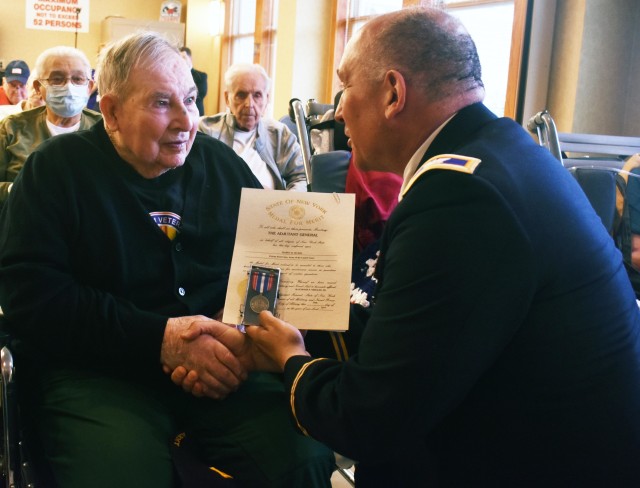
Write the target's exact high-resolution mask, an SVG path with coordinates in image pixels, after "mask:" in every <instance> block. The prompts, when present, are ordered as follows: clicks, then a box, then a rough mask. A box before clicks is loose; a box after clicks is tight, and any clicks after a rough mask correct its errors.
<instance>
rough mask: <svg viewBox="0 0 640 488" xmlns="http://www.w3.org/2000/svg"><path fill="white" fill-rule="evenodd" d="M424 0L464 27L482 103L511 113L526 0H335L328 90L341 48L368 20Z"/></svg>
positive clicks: (500, 112)
mask: <svg viewBox="0 0 640 488" xmlns="http://www.w3.org/2000/svg"><path fill="white" fill-rule="evenodd" d="M427 3H430V4H432V5H444V6H445V8H447V10H448V12H449V13H451V14H452V15H454V16H456V17H458V18H459V19H460V20H461V21H462V23H463V24H464V25H465V26H466V28H467V29H468V30H469V33H470V34H471V37H473V39H474V41H475V43H476V47H477V49H478V55H479V57H480V62H481V64H482V75H483V81H484V84H485V89H486V98H485V104H486V105H487V106H488V107H489V108H490V109H491V110H492V111H493V112H495V113H496V114H497V115H506V116H509V117H512V118H514V117H515V115H516V106H517V98H518V89H519V78H520V65H521V60H522V56H523V52H522V45H523V41H524V36H525V18H526V15H527V9H528V3H529V1H528V0H432V1H431V2H429V1H427V0H338V9H337V18H336V35H335V37H334V38H335V45H334V60H335V62H334V66H333V72H334V77H333V86H332V93H335V92H336V91H337V90H338V87H339V80H338V78H337V76H335V70H336V69H337V68H338V66H339V64H340V58H341V57H342V53H343V52H344V47H345V45H346V43H347V41H348V40H349V39H350V38H351V36H352V35H353V34H354V33H355V32H357V30H358V29H359V28H360V27H362V25H364V23H365V22H366V21H367V20H369V19H370V18H371V17H372V16H374V15H378V14H381V13H386V12H392V11H395V10H400V9H401V8H403V7H407V6H410V5H418V4H427Z"/></svg>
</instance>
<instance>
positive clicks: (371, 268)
mask: <svg viewBox="0 0 640 488" xmlns="http://www.w3.org/2000/svg"><path fill="white" fill-rule="evenodd" d="M379 257H380V251H378V252H376V257H375V258H371V259H367V260H366V261H365V263H366V265H367V266H368V268H367V278H371V279H372V280H373V281H374V282H375V283H377V282H378V279H377V278H376V277H375V276H373V274H374V273H375V272H376V265H377V264H378V258H379Z"/></svg>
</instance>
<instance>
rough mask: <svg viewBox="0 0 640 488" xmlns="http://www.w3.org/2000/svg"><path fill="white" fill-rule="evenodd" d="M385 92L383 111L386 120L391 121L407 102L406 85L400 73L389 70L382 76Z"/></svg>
mask: <svg viewBox="0 0 640 488" xmlns="http://www.w3.org/2000/svg"><path fill="white" fill-rule="evenodd" d="M382 86H383V90H384V91H385V97H384V101H385V110H384V115H385V117H386V118H388V119H391V118H393V117H395V116H397V115H398V114H400V112H402V110H403V109H404V104H405V103H406V100H407V85H406V83H405V79H404V76H402V73H400V72H399V71H397V70H395V69H390V70H389V71H387V72H386V73H385V75H384V80H383V82H382Z"/></svg>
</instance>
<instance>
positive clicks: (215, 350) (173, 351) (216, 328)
mask: <svg viewBox="0 0 640 488" xmlns="http://www.w3.org/2000/svg"><path fill="white" fill-rule="evenodd" d="M307 354H308V353H307V352H306V349H305V346H304V339H303V337H302V334H301V333H300V331H299V330H298V329H296V328H295V327H293V326H292V325H290V324H288V323H286V322H284V321H282V320H279V319H277V318H275V317H274V316H273V315H272V314H271V313H270V312H261V313H260V325H259V326H253V325H252V326H246V333H242V332H240V331H239V330H237V328H236V327H235V326H232V325H228V324H225V323H223V322H219V321H217V320H214V319H211V318H208V317H205V316H203V315H194V316H187V317H176V318H171V319H169V320H168V321H167V326H166V328H165V333H164V339H163V341H162V349H161V353H160V361H161V363H162V369H163V370H164V372H165V373H167V374H169V375H170V376H171V380H172V381H173V382H174V383H175V384H176V385H178V386H181V387H182V389H184V390H185V391H187V392H189V393H192V394H193V395H195V396H197V397H203V396H207V397H210V398H213V399H218V400H219V399H223V398H225V397H226V396H227V395H229V393H231V392H233V391H235V390H237V389H238V388H239V387H240V385H241V384H242V382H243V381H245V380H246V379H247V377H248V375H249V373H250V372H251V371H273V372H281V371H283V369H284V365H285V363H286V362H287V359H289V358H290V357H291V356H297V355H307Z"/></svg>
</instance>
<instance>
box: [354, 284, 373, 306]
mask: <svg viewBox="0 0 640 488" xmlns="http://www.w3.org/2000/svg"><path fill="white" fill-rule="evenodd" d="M349 295H350V297H351V303H353V304H356V305H361V306H363V307H365V308H367V307H368V306H369V305H370V303H369V301H368V300H367V298H368V297H367V292H365V291H362V290H361V289H360V288H356V287H355V285H354V284H353V283H351V290H350V291H349Z"/></svg>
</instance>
